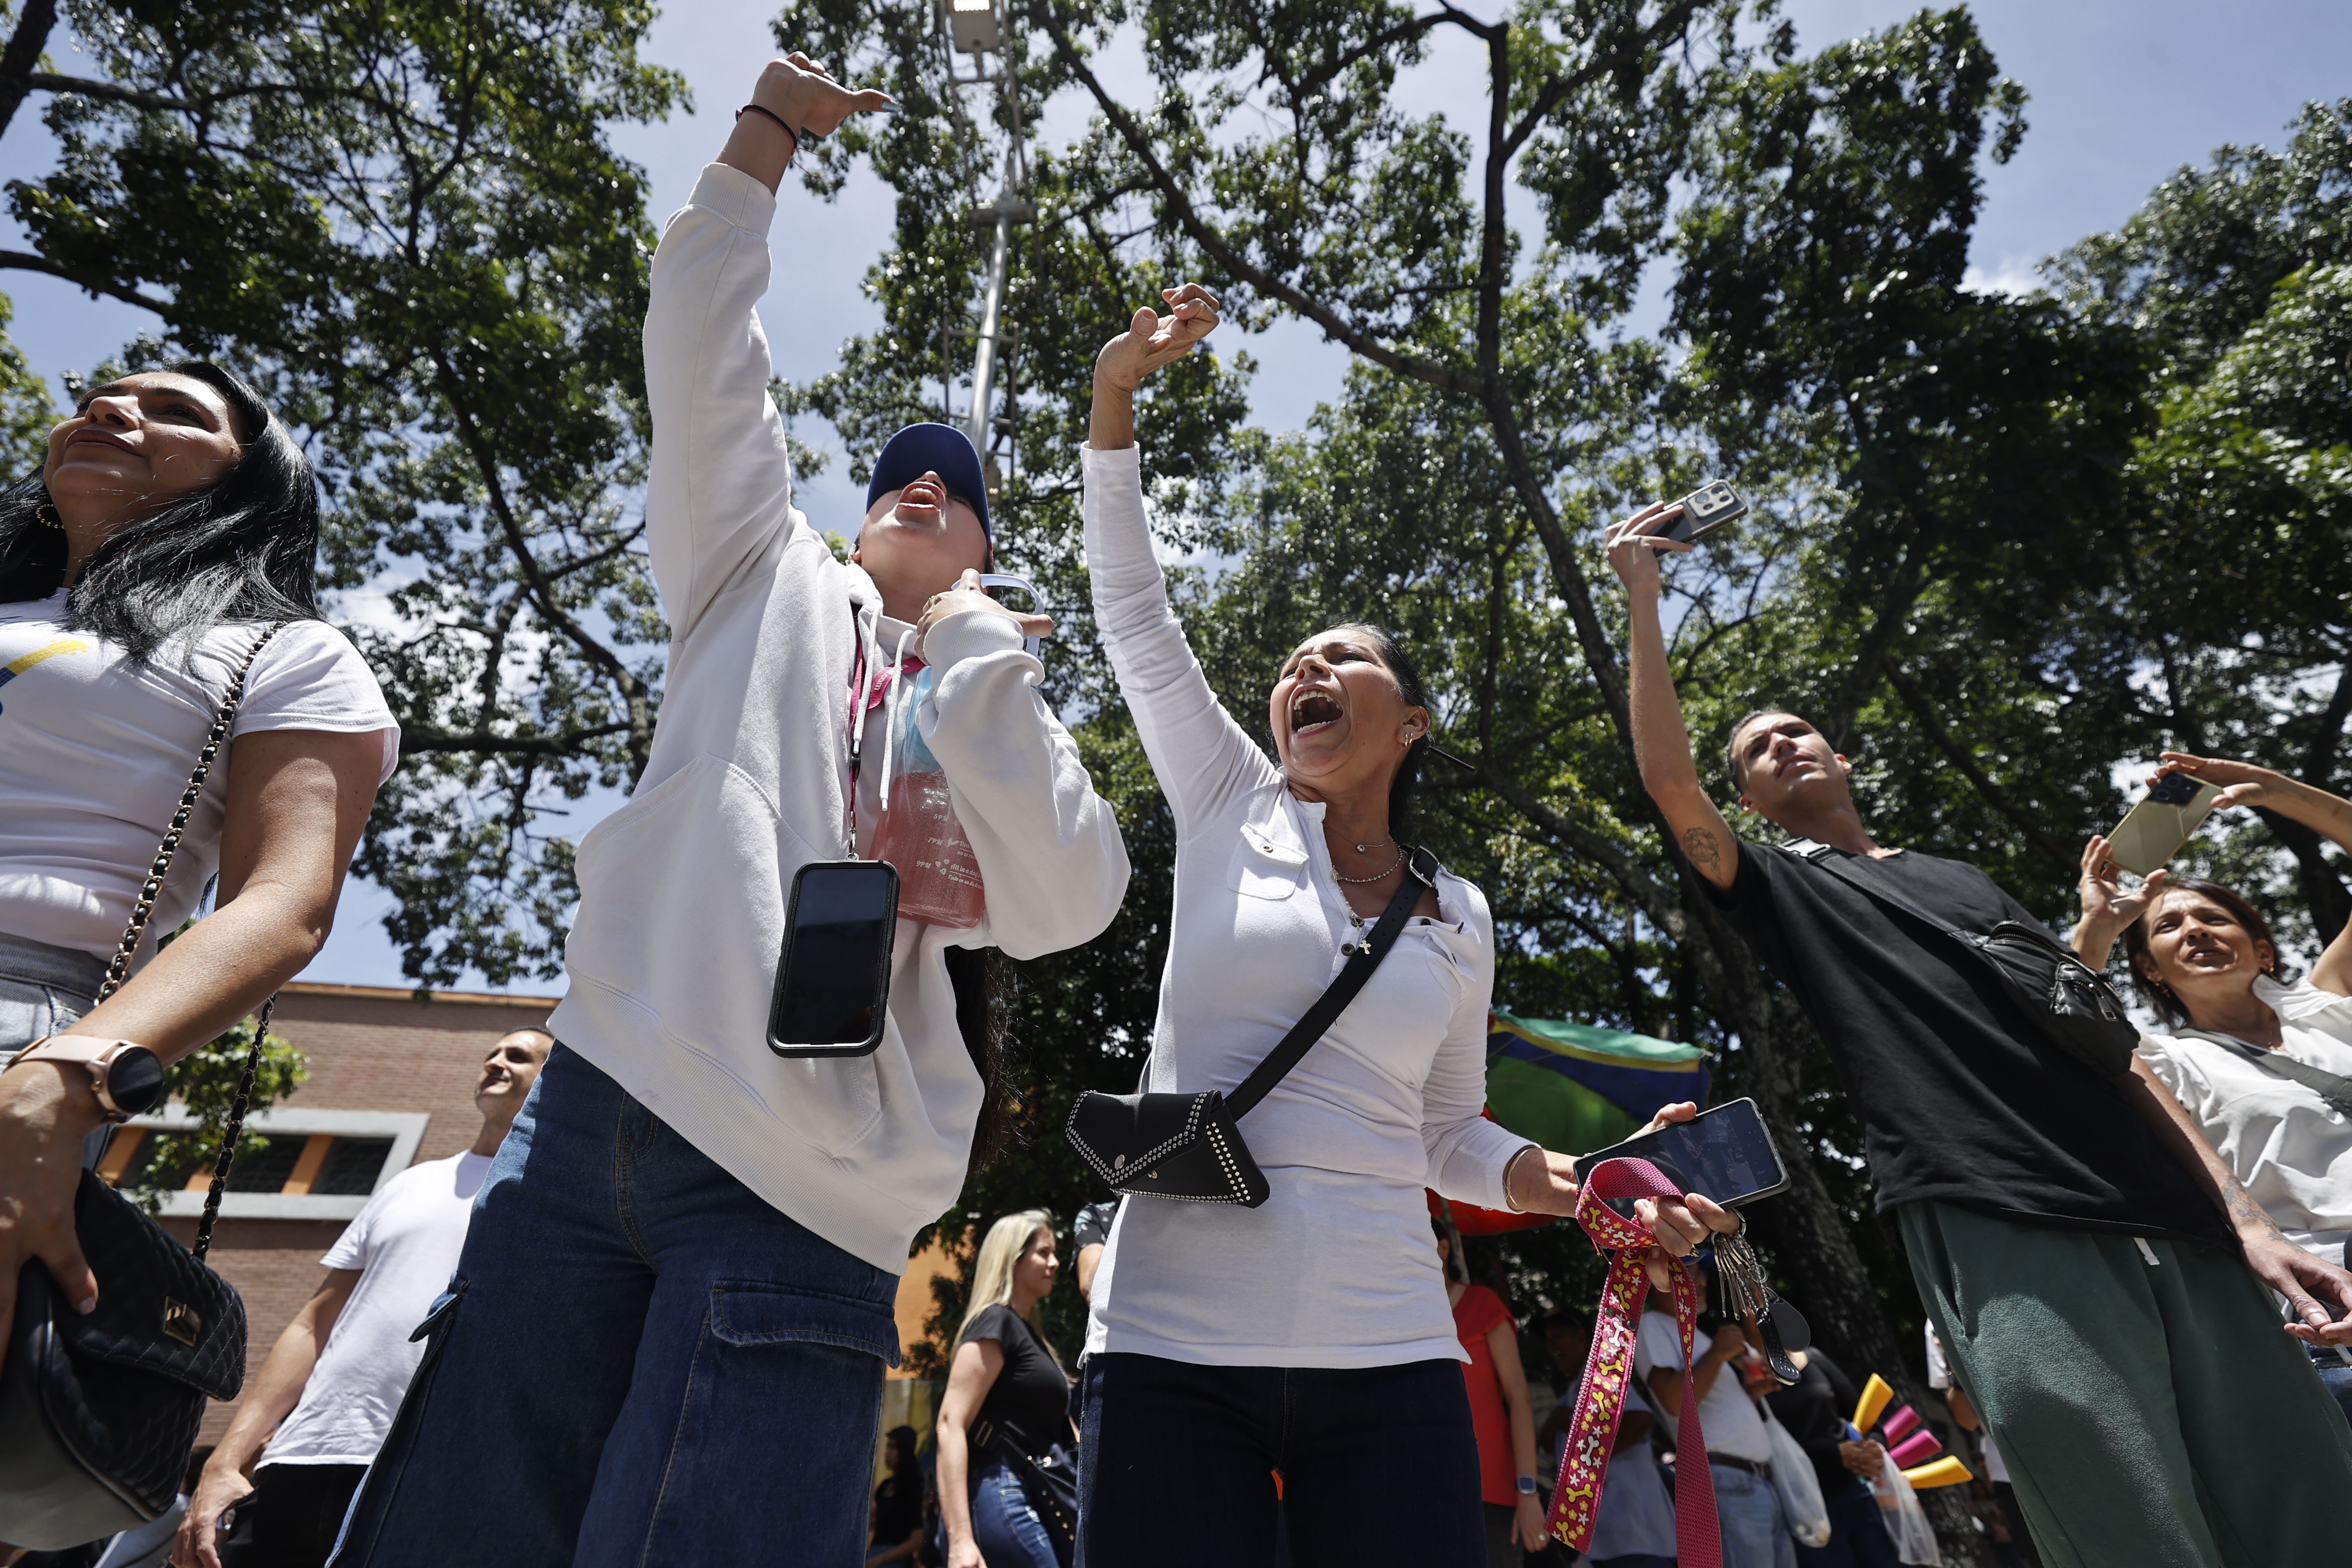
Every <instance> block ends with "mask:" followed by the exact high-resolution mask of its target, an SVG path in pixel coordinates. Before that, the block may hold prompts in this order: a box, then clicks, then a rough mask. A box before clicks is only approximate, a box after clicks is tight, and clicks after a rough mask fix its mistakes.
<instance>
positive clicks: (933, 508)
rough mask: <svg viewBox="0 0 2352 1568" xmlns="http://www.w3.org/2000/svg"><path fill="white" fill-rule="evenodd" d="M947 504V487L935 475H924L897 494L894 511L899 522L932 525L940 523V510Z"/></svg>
mask: <svg viewBox="0 0 2352 1568" xmlns="http://www.w3.org/2000/svg"><path fill="white" fill-rule="evenodd" d="M947 503H948V491H947V487H946V486H945V485H942V484H941V483H940V481H939V479H938V478H937V477H936V476H935V475H931V474H925V475H924V476H923V477H922V478H921V479H909V480H908V482H907V488H906V489H902V490H900V491H899V492H898V506H897V508H896V509H894V510H896V511H897V513H898V521H900V522H916V523H934V522H937V521H940V508H941V507H944V506H945V505H947Z"/></svg>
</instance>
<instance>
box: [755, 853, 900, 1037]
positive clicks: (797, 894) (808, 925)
mask: <svg viewBox="0 0 2352 1568" xmlns="http://www.w3.org/2000/svg"><path fill="white" fill-rule="evenodd" d="M897 934H898V868H896V867H894V866H892V865H891V864H890V863H889V862H888V861H887V860H812V861H811V862H809V863H808V864H807V865H805V866H803V867H802V868H800V869H799V870H798V871H796V872H794V873H793V891H792V899H791V901H790V902H789V903H787V904H786V905H785V907H784V951H783V954H782V957H780V958H779V959H778V960H777V961H776V989H775V993H774V994H773V995H772V997H771V998H770V1000H769V1003H768V1048H769V1049H770V1050H772V1051H773V1052H775V1053H776V1054H777V1055H778V1056H780V1057H862V1056H865V1055H866V1054H868V1053H869V1052H871V1051H872V1050H873V1049H874V1048H875V1047H877V1046H879V1045H880V1044H881V1043H882V1026H883V1023H884V1021H885V1015H886V1013H887V1009H888V1006H889V1003H890V943H891V940H892V938H894V937H895V936H896V935H897Z"/></svg>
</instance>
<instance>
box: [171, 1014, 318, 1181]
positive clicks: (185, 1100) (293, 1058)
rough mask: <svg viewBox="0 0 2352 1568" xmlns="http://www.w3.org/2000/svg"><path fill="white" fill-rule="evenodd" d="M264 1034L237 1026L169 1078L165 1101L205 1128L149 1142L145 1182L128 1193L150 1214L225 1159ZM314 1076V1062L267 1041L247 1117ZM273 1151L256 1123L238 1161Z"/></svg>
mask: <svg viewBox="0 0 2352 1568" xmlns="http://www.w3.org/2000/svg"><path fill="white" fill-rule="evenodd" d="M256 1028H257V1024H255V1023H254V1022H252V1021H247V1022H245V1023H241V1024H239V1025H237V1026H236V1027H235V1028H233V1029H231V1030H229V1031H228V1033H226V1034H225V1035H222V1036H221V1037H219V1038H217V1039H215V1040H212V1041H209V1042H207V1043H206V1044H205V1045H204V1046H202V1047H199V1048H197V1049H196V1050H194V1051H191V1052H189V1053H188V1054H187V1055H186V1056H184V1057H182V1058H180V1059H179V1060H178V1061H176V1062H174V1063H173V1064H172V1068H171V1070H170V1071H169V1072H167V1073H165V1074H164V1075H163V1098H164V1100H166V1101H170V1102H177V1103H179V1104H182V1105H184V1106H185V1107H186V1108H187V1109H188V1110H190V1111H192V1112H194V1115H195V1117H196V1121H197V1125H196V1127H195V1129H194V1131H188V1132H151V1133H149V1134H148V1139H149V1146H148V1147H147V1148H144V1149H142V1150H141V1151H140V1166H141V1169H142V1173H143V1178H144V1179H143V1180H142V1183H140V1184H135V1185H132V1186H130V1187H127V1188H126V1189H125V1192H126V1194H127V1195H128V1196H129V1197H131V1199H132V1200H133V1201H134V1202H136V1203H138V1204H139V1205H141V1206H142V1207H143V1208H145V1209H146V1211H147V1212H148V1213H149V1214H154V1213H156V1212H157V1211H158V1210H160V1209H161V1208H162V1207H163V1198H164V1196H165V1194H167V1193H170V1192H176V1191H178V1190H179V1187H178V1185H176V1184H174V1185H171V1186H165V1185H163V1183H164V1182H165V1181H169V1180H173V1179H174V1178H176V1180H177V1182H179V1183H184V1182H185V1180H186V1173H188V1172H189V1171H190V1170H192V1169H194V1168H196V1167H198V1166H202V1167H203V1168H205V1169H206V1170H209V1169H210V1168H211V1166H212V1163H213V1161H214V1159H215V1157H216V1156H217V1155H218V1154H219V1152H220V1146H221V1140H222V1139H224V1138H225V1137H226V1136H227V1135H228V1119H229V1113H230V1111H231V1110H233V1109H235V1107H236V1089H237V1084H238V1082H239V1081H240V1080H241V1079H243V1078H244V1077H245V1064H246V1060H247V1057H248V1056H249V1055H250V1054H251V1053H252V1050H253V1033H254V1030H255V1029H256ZM309 1077H310V1058H308V1057H306V1056H304V1055H303V1054H302V1053H301V1052H300V1051H298V1050H296V1049H295V1048H294V1047H293V1046H292V1045H290V1044H289V1043H288V1042H287V1041H286V1040H285V1039H283V1038H281V1037H278V1036H277V1035H270V1036H268V1037H266V1038H264V1039H263V1041H262V1042H261V1060H260V1062H259V1064H258V1066H257V1068H256V1070H255V1073H254V1079H253V1096H252V1100H251V1102H250V1103H249V1105H248V1106H247V1115H248V1116H251V1115H253V1114H254V1113H256V1112H258V1111H263V1110H268V1109H269V1108H270V1107H271V1106H273V1105H275V1104H277V1103H278V1101H279V1100H284V1099H285V1098H286V1097H287V1096H288V1095H289V1094H291V1093H293V1092H294V1091H295V1090H296V1089H299V1088H300V1087H301V1085H302V1081H303V1080H304V1079H307V1078H309ZM267 1148H268V1140H266V1139H264V1138H263V1137H262V1136H261V1135H260V1134H259V1133H257V1132H255V1131H251V1127H250V1123H248V1125H247V1130H246V1131H245V1132H244V1133H243V1134H242V1135H241V1136H240V1137H239V1138H238V1139H237V1143H236V1157H237V1158H238V1159H240V1160H243V1159H247V1158H250V1157H253V1156H257V1155H259V1154H260V1153H262V1152H263V1151H264V1150H266V1149H267Z"/></svg>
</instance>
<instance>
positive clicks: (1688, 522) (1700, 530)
mask: <svg viewBox="0 0 2352 1568" xmlns="http://www.w3.org/2000/svg"><path fill="white" fill-rule="evenodd" d="M1678 504H1679V505H1680V506H1681V507H1682V509H1683V510H1682V515H1681V516H1679V517H1677V518H1675V521H1673V522H1671V523H1669V524H1668V525H1667V526H1666V528H1665V529H1664V531H1661V532H1660V533H1659V534H1658V535H1657V537H1658V538H1660V539H1671V540H1673V541H1674V542H1675V543H1676V544H1689V543H1691V542H1694V541H1696V540H1700V539H1704V538H1706V536H1707V535H1708V534H1710V533H1713V532H1714V531H1716V530H1717V529H1718V528H1721V527H1722V526H1723V525H1724V524H1725V523H1727V522H1736V521H1738V520H1739V519H1740V518H1743V517H1746V516H1747V515H1748V502H1747V501H1746V500H1743V499H1742V498H1741V496H1740V494H1739V492H1738V490H1735V489H1732V488H1731V485H1730V482H1729V481H1728V480H1726V479H1712V480H1709V481H1708V482H1707V483H1706V484H1703V485H1701V486H1699V488H1698V489H1695V490H1693V491H1691V493H1690V494H1688V495H1686V496H1685V497H1683V499H1682V500H1681V501H1680V502H1679V503H1678Z"/></svg>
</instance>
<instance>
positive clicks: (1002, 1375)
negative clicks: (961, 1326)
mask: <svg viewBox="0 0 2352 1568" xmlns="http://www.w3.org/2000/svg"><path fill="white" fill-rule="evenodd" d="M971 1340H994V1341H995V1342H997V1345H998V1347H999V1348H1000V1349H1002V1350H1003V1352H1004V1368H1003V1371H1001V1372H999V1373H997V1374H996V1382H995V1383H994V1384H992V1386H991V1387H990V1388H989V1391H988V1397H987V1398H986V1399H984V1400H982V1401H981V1405H980V1414H979V1415H977V1416H975V1417H974V1418H973V1421H972V1425H974V1426H978V1425H980V1423H981V1422H983V1421H993V1422H995V1423H996V1425H997V1426H998V1427H999V1428H1000V1429H1002V1430H1003V1433H1004V1435H1005V1437H1006V1438H1007V1440H1009V1441H1010V1442H1012V1443H1013V1445H1014V1446H1015V1447H1019V1448H1020V1450H1021V1451H1022V1452H1023V1453H1024V1454H1028V1455H1031V1456H1032V1457H1034V1456H1036V1455H1040V1454H1043V1453H1044V1452H1045V1450H1046V1449H1048V1448H1050V1447H1053V1446H1054V1445H1055V1443H1057V1442H1061V1441H1064V1440H1066V1438H1067V1437H1068V1436H1069V1430H1070V1418H1069V1408H1070V1380H1069V1379H1068V1378H1067V1377H1066V1376H1065V1375H1064V1374H1063V1373H1062V1369H1061V1367H1060V1366H1059V1365H1058V1364H1056V1363H1055V1360H1054V1358H1053V1357H1052V1356H1051V1355H1048V1354H1047V1353H1046V1352H1045V1345H1044V1344H1043V1343H1042V1342H1040V1341H1039V1340H1038V1338H1037V1331H1036V1330H1034V1329H1033V1328H1031V1327H1030V1326H1029V1325H1028V1324H1027V1323H1026V1322H1024V1321H1023V1320H1022V1318H1021V1316H1020V1315H1019V1314H1018V1313H1016V1312H1014V1311H1013V1309H1012V1308H1010V1307H1006V1306H1002V1305H999V1306H994V1307H984V1308H982V1310H981V1313H980V1315H979V1316H978V1317H976V1318H974V1319H973V1320H972V1321H971V1326H970V1327H969V1328H967V1329H965V1330H964V1331H963V1339H961V1340H959V1341H957V1343H958V1344H962V1343H964V1342H967V1341H971Z"/></svg>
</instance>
